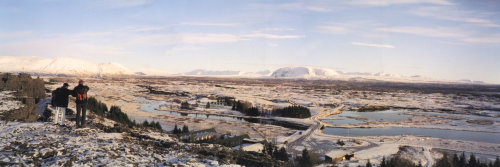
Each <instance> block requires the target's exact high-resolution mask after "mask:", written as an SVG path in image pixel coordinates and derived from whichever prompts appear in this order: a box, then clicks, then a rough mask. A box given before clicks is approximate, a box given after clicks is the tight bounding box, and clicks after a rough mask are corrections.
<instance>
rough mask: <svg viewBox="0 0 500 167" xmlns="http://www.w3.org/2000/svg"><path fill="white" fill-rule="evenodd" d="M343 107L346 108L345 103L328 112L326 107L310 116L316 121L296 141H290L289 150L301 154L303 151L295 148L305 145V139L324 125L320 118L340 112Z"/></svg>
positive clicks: (293, 153)
mask: <svg viewBox="0 0 500 167" xmlns="http://www.w3.org/2000/svg"><path fill="white" fill-rule="evenodd" d="M342 108H344V105H340V106H339V107H337V108H335V109H334V110H333V111H331V112H327V111H328V109H325V110H323V111H321V112H320V113H317V114H316V115H314V116H312V117H311V118H309V119H311V120H313V121H314V124H313V125H312V126H310V127H309V129H307V130H306V131H305V133H302V135H301V136H300V137H299V138H297V139H296V140H294V141H289V143H288V144H287V151H288V152H289V153H291V154H292V155H299V154H301V151H299V150H295V148H296V147H299V146H303V142H304V140H305V139H307V138H309V137H310V136H311V135H312V134H313V133H316V132H317V131H318V130H319V128H321V126H323V122H321V121H320V120H319V119H320V118H323V117H326V116H329V115H333V114H339V113H340V112H341V109H342Z"/></svg>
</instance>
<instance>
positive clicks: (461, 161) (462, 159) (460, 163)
mask: <svg viewBox="0 0 500 167" xmlns="http://www.w3.org/2000/svg"><path fill="white" fill-rule="evenodd" d="M465 165H467V164H466V162H465V153H464V152H462V154H461V155H460V158H459V161H458V166H457V167H465Z"/></svg>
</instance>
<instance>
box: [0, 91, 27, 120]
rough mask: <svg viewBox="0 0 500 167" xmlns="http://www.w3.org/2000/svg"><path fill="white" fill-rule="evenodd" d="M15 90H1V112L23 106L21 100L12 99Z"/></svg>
mask: <svg viewBox="0 0 500 167" xmlns="http://www.w3.org/2000/svg"><path fill="white" fill-rule="evenodd" d="M13 93H14V92H13V91H0V114H1V113H3V112H5V111H10V110H15V109H19V108H21V107H22V106H23V105H22V103H21V102H20V101H16V100H10V99H9V98H13V97H14V96H13V95H12V94H13Z"/></svg>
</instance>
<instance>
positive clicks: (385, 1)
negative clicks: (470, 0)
mask: <svg viewBox="0 0 500 167" xmlns="http://www.w3.org/2000/svg"><path fill="white" fill-rule="evenodd" d="M348 3H349V4H351V5H363V6H389V5H402V4H426V3H427V4H435V5H454V4H453V3H452V2H450V1H447V0H350V1H349V2H348Z"/></svg>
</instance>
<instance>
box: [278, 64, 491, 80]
mask: <svg viewBox="0 0 500 167" xmlns="http://www.w3.org/2000/svg"><path fill="white" fill-rule="evenodd" d="M269 77H270V78H278V79H311V80H314V79H325V80H348V81H391V82H412V83H465V84H484V83H483V82H480V81H468V80H460V81H449V80H436V79H432V78H427V77H422V76H420V75H415V76H401V75H394V74H387V73H383V72H379V73H361V72H342V71H336V70H333V69H328V68H321V67H309V66H295V67H283V68H279V69H277V70H275V71H274V72H273V73H272V74H271V75H270V76H269Z"/></svg>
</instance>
